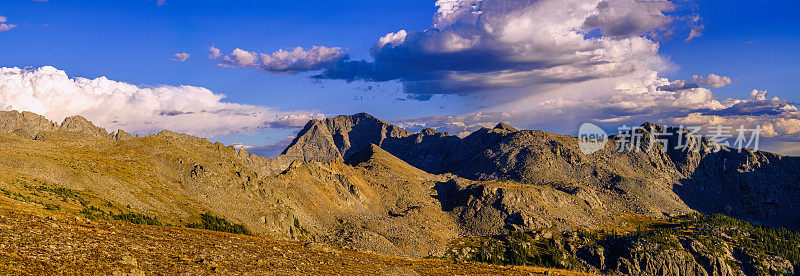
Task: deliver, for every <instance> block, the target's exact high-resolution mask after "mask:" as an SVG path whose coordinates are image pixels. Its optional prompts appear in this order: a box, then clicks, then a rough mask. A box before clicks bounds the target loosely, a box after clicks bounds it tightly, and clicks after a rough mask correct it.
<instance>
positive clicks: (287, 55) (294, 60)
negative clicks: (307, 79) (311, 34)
mask: <svg viewBox="0 0 800 276" xmlns="http://www.w3.org/2000/svg"><path fill="white" fill-rule="evenodd" d="M209 51H210V52H211V54H210V57H211V58H212V59H216V60H218V61H219V65H220V66H222V67H249V68H253V69H261V70H264V71H268V72H273V73H299V72H307V71H315V70H319V69H322V68H324V67H326V66H329V65H331V64H334V63H336V62H339V61H340V60H342V59H343V58H345V57H346V55H345V54H344V52H343V50H342V48H339V47H324V46H314V47H311V48H310V49H304V48H302V47H295V48H293V49H288V50H284V49H281V50H278V51H275V52H273V53H270V54H264V53H256V52H250V51H245V50H242V49H239V48H236V49H233V51H232V52H231V53H230V54H229V55H224V56H223V55H222V54H221V52H220V50H219V49H217V48H216V47H213V46H212V47H211V48H209Z"/></svg>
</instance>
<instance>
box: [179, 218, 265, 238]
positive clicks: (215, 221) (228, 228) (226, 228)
mask: <svg viewBox="0 0 800 276" xmlns="http://www.w3.org/2000/svg"><path fill="white" fill-rule="evenodd" d="M186 227H189V228H196V229H206V230H212V231H219V232H228V233H234V234H244V235H251V234H250V231H247V228H245V227H244V225H241V224H235V223H230V222H228V221H227V220H225V219H224V218H220V217H217V216H214V215H211V214H209V213H204V214H201V215H200V222H194V223H189V224H187V225H186Z"/></svg>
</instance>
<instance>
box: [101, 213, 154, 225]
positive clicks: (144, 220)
mask: <svg viewBox="0 0 800 276" xmlns="http://www.w3.org/2000/svg"><path fill="white" fill-rule="evenodd" d="M111 218H112V219H114V220H121V221H125V222H130V223H133V224H147V225H162V224H161V222H159V221H158V219H157V218H155V217H149V216H146V215H142V214H135V213H119V214H112V215H111Z"/></svg>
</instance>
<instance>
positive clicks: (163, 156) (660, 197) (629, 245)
mask: <svg viewBox="0 0 800 276" xmlns="http://www.w3.org/2000/svg"><path fill="white" fill-rule="evenodd" d="M633 131H634V132H638V133H639V134H644V135H642V137H644V138H643V139H644V140H643V141H642V145H641V146H640V148H634V149H633V150H630V151H624V152H621V151H618V150H617V148H618V143H620V142H619V141H618V139H615V138H616V137H611V139H610V140H609V141H608V143H606V145H605V148H603V149H601V150H599V151H597V152H595V153H592V154H585V153H583V152H581V150H580V149H579V139H578V138H576V137H572V136H568V135H560V134H553V133H547V132H542V131H536V130H517V129H515V128H513V127H511V126H508V125H506V124H502V123H501V124H498V125H497V126H495V127H493V128H483V129H480V130H478V131H475V132H473V133H472V134H470V135H468V136H466V137H464V138H460V137H458V136H454V135H450V134H448V133H444V132H437V131H435V130H433V129H424V130H422V131H421V132H419V133H414V132H410V131H407V130H404V129H402V128H400V127H397V126H394V125H392V124H389V123H387V122H384V121H382V120H380V119H378V118H375V117H373V116H371V115H369V114H365V113H359V114H354V115H351V116H337V117H334V118H328V119H324V120H311V121H309V122H308V123H307V124H306V125H305V127H304V128H303V129H302V130H301V131H300V132H299V133H298V134H297V136H296V137H295V138H294V140H293V141H292V142H291V144H290V145H289V146H288V147H287V148H286V149H285V150H284V151H283V153H282V154H281V155H280V156H278V157H276V158H265V157H261V156H258V155H254V154H249V153H247V151H246V150H243V149H239V150H237V149H236V148H234V147H233V146H226V145H223V144H221V143H212V142H209V141H208V140H207V139H204V138H198V137H193V136H189V135H185V134H179V133H175V132H171V131H167V130H165V131H162V132H160V133H158V134H152V135H147V136H141V137H140V136H136V137H134V136H133V135H131V134H128V133H126V132H125V131H123V130H117V131H115V132H111V133H109V132H107V131H106V130H105V129H102V128H99V127H97V126H94V125H93V124H92V123H91V122H89V121H88V120H86V119H85V118H83V117H80V116H75V117H69V118H67V119H66V120H64V122H62V123H61V124H58V123H54V122H51V121H49V120H47V119H45V118H44V117H43V116H40V115H37V114H34V113H30V112H16V111H0V133H2V134H0V139H1V140H0V152H2V153H3V155H4V158H2V160H0V187H2V188H3V194H0V200H1V201H0V205H2V206H5V207H4V208H10V209H15V208H17V209H19V208H20V207H19V206H21V205H20V204H23V205H25V206H34V207H39V209H37V210H41V212H54V213H62V214H79V215H81V216H84V217H86V218H89V219H100V220H116V219H118V218H126V219H122V220H126V221H129V222H134V223H136V222H138V221H140V220H136V221H131V220H130V219H127V218H131V217H136V218H148V219H150V218H152V219H154V220H157V221H158V224H164V225H173V226H184V227H193V226H197V225H205V224H204V223H206V222H207V221H208V220H209V219H208V218H209V217H213V218H215V220H214V221H217V222H219V221H223V223H221V225H224V226H226V227H225V228H224V229H244V230H246V231H242V232H246V233H248V234H251V235H256V236H262V237H268V238H271V239H289V240H302V241H310V242H315V243H321V244H327V245H329V246H333V247H336V248H342V249H347V250H357V251H362V252H374V253H377V254H384V255H396V256H407V257H412V258H422V257H430V258H444V259H449V260H455V261H482V262H490V263H496V264H525V265H537V266H548V267H556V268H564V269H570V270H574V271H582V272H586V273H596V274H611V273H619V274H629V275H654V274H655V275H712V274H713V275H745V274H746V275H762V274H765V275H766V274H793V273H795V268H796V267H797V265H798V261H800V259H798V256H796V255H795V254H796V253H797V251H798V250H799V249H798V247H797V245H800V243H798V241H797V240H800V239H797V237H798V235H797V232H795V231H797V230H800V229H798V225H800V211H799V210H800V208H798V207H800V206H798V203H800V202H798V200H797V198H800V158H798V157H790V156H782V155H779V154H774V153H769V152H764V151H757V150H750V149H745V150H743V151H738V150H732V149H729V148H727V147H725V146H723V145H719V144H717V143H715V142H714V141H712V140H710V139H707V138H701V139H700V141H699V150H698V151H685V150H679V149H676V148H675V147H674V146H671V145H677V144H680V143H684V142H686V141H682V140H681V137H685V136H684V135H678V134H679V133H680V132H683V131H685V130H682V129H676V128H664V127H662V126H659V125H654V124H649V123H645V124H643V125H642V126H641V127H640V128H638V129H636V130H633ZM650 134H652V135H650ZM649 145H653V148H647V147H649ZM648 149H649V150H648ZM714 149H722V150H719V151H718V150H714ZM34 209H36V208H34ZM141 221H149V220H141ZM151 224H152V223H151ZM206 224H207V223H206ZM230 225H235V226H236V227H227V226H230ZM239 226H240V227H239ZM207 229H209V228H207ZM220 229H222V228H220ZM770 229H784V230H770ZM785 229H788V230H785ZM212 230H214V229H212ZM765 237H782V238H780V239H779V240H780V242H778V243H776V244H777V245H775V246H776V247H775V248H772V247H769V246H771V244H773V242H767V241H763V240H762V241H759V240H758V238H761V239H765ZM795 239H797V240H795ZM520 256H521V257H520Z"/></svg>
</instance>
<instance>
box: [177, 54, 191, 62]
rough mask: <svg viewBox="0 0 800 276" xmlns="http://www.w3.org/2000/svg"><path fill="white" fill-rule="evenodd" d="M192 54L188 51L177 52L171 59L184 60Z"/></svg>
mask: <svg viewBox="0 0 800 276" xmlns="http://www.w3.org/2000/svg"><path fill="white" fill-rule="evenodd" d="M191 56H192V55H191V54H189V53H177V54H175V55H174V56H173V58H172V60H174V61H180V62H186V61H187V60H189V58H190V57H191Z"/></svg>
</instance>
